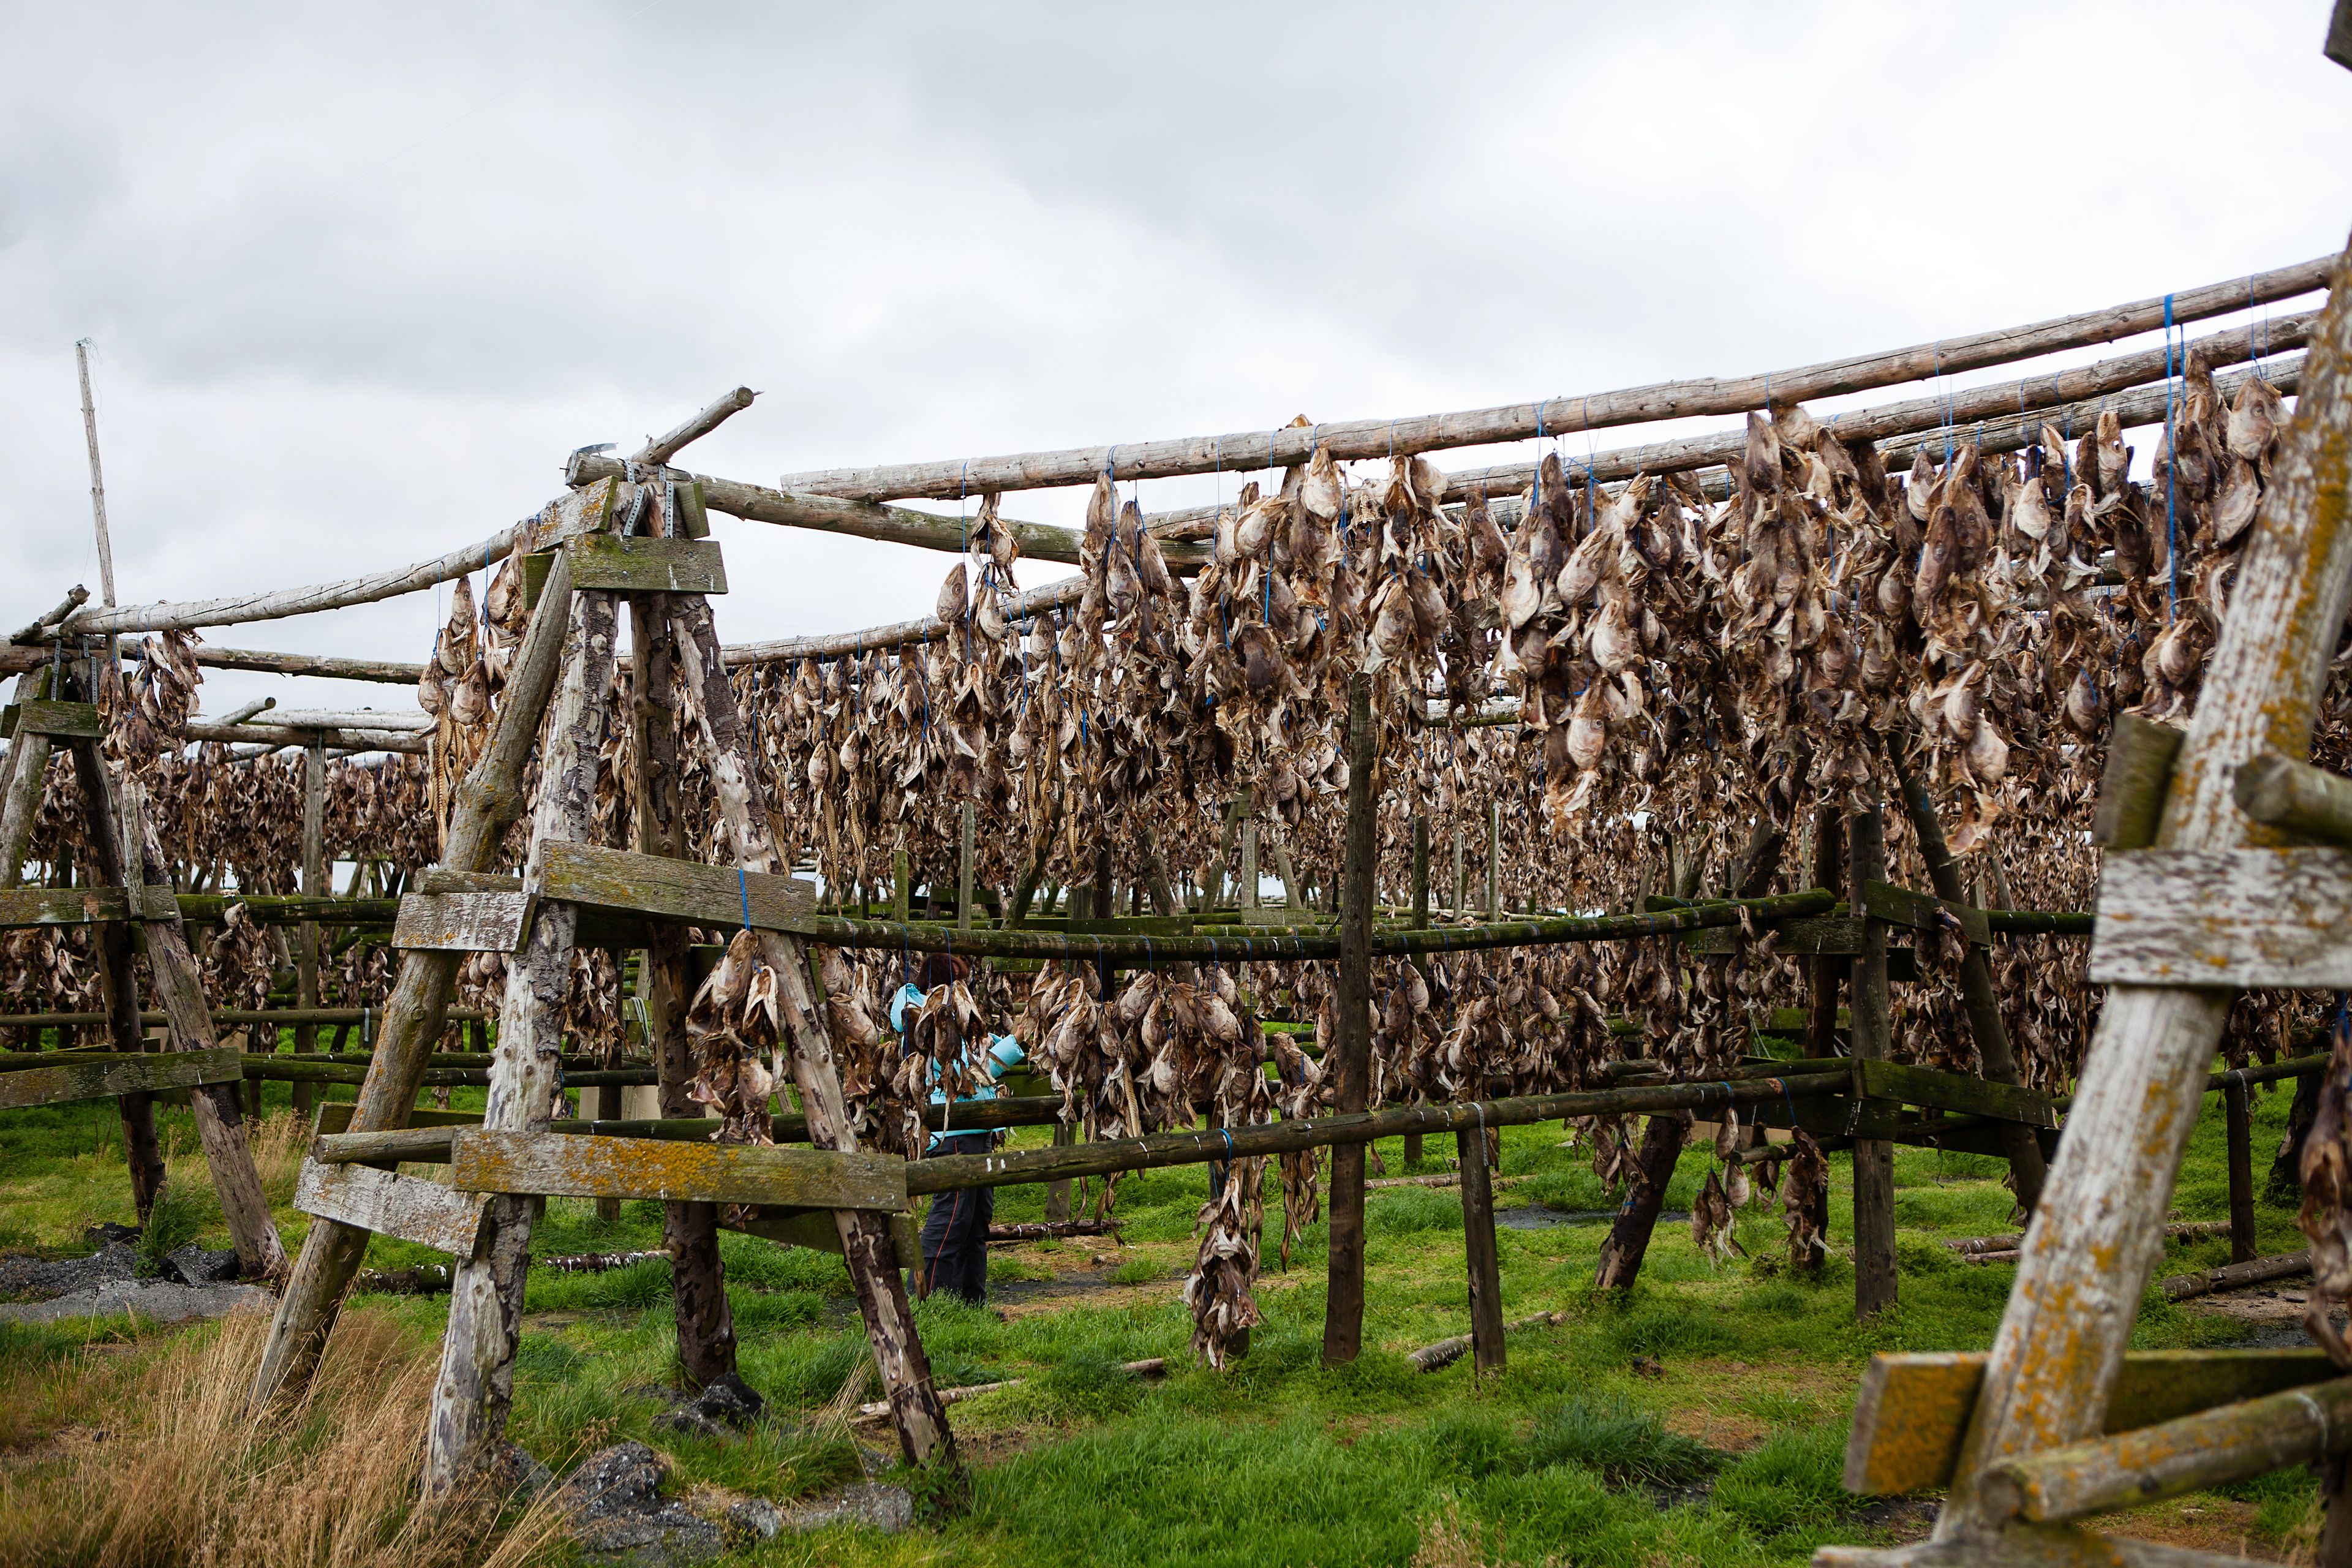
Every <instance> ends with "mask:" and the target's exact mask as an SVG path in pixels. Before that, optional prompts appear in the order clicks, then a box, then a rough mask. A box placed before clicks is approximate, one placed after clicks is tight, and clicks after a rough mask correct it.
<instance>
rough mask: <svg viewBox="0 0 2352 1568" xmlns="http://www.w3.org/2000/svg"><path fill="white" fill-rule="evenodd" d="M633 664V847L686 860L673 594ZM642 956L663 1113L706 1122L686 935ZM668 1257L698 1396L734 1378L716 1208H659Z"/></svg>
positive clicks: (645, 631)
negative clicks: (693, 1088) (697, 1080)
mask: <svg viewBox="0 0 2352 1568" xmlns="http://www.w3.org/2000/svg"><path fill="white" fill-rule="evenodd" d="M629 661H630V669H631V674H632V679H631V689H632V690H633V692H634V693H635V702H634V703H633V705H632V712H631V721H632V722H633V723H634V724H635V727H636V762H637V790H636V796H637V816H636V820H635V823H634V824H633V825H632V827H631V831H630V844H631V847H634V848H635V850H636V851H637V853H638V854H640V855H667V856H670V857H672V858H676V857H678V856H682V855H684V854H685V853H686V827H685V824H684V822H683V820H682V819H681V818H680V817H679V816H678V802H677V779H678V771H679V769H678V739H679V730H678V715H677V707H676V704H675V700H674V699H673V697H672V695H671V691H672V688H673V687H674V686H675V684H676V681H675V679H674V674H675V666H676V663H677V643H676V641H675V639H674V637H673V636H672V634H671V631H670V625H669V603H668V599H667V596H666V595H655V594H646V595H633V596H632V597H631V598H630V600H629ZM646 942H647V944H648V945H647V946H646V952H645V956H644V957H643V958H642V959H640V960H639V961H638V963H639V967H638V970H637V995H638V998H639V1000H640V1003H641V1005H643V1006H644V1008H645V1016H646V1037H647V1040H648V1041H649V1043H650V1044H651V1045H652V1047H653V1052H654V1060H655V1061H656V1063H657V1064H658V1067H659V1071H660V1078H661V1090H660V1101H661V1113H662V1114H663V1115H664V1116H675V1117H688V1116H699V1115H701V1114H702V1107H701V1106H700V1105H699V1104H698V1103H697V1102H696V1100H695V1099H694V1097H693V1095H692V1094H691V1093H690V1092H689V1086H690V1085H692V1083H693V1082H694V1057H693V1054H692V1052H691V1051H690V1050H688V1047H687V1041H686V1028H685V1017H686V1005H687V1000H688V991H689V990H690V989H691V987H690V985H689V984H688V973H687V942H686V928H685V927H683V926H680V925H677V924H674V923H672V922H670V921H651V922H649V925H648V929H647V931H646ZM662 1249H663V1250H664V1251H666V1252H667V1253H668V1254H669V1258H670V1279H671V1281H672V1291H671V1306H672V1310H673V1317H674V1319H675V1321H676V1322H677V1363H678V1370H679V1371H680V1372H682V1373H685V1374H686V1378H687V1381H688V1383H690V1384H694V1385H695V1386H696V1387H698V1388H707V1387H709V1385H710V1384H714V1383H717V1382H719V1381H720V1380H721V1379H724V1378H731V1377H734V1376H736V1375H737V1373H736V1340H735V1315H734V1312H733V1310H732V1309H731V1308H730V1306H729V1304H728V1300H727V1276H726V1269H725V1267H724V1265H723V1264H722V1263H721V1261H720V1258H719V1205H716V1204H700V1203H666V1204H664V1205H662Z"/></svg>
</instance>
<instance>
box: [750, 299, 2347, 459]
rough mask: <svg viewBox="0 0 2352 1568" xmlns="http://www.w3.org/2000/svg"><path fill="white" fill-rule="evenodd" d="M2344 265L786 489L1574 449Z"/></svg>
mask: <svg viewBox="0 0 2352 1568" xmlns="http://www.w3.org/2000/svg"><path fill="white" fill-rule="evenodd" d="M2335 262H2336V258H2335V257H2333V256H2326V257H2318V258H2314V259H2312V260H2309V261H2302V262H2297V263H2295V264H2294V265H2293V266H2291V267H2282V268H2273V270H2271V271H2268V272H2261V273H2256V274H2254V275H2252V276H2251V277H2247V278H2242V279H2231V280H2230V281H2228V282H2223V283H2211V284H2207V285H2205V286H2204V287H2202V288H2198V289H2182V290H2179V291H2178V292H2175V293H2172V294H2159V295H2156V296H2153V297H2151V298H2149V299H2146V300H2132V301H2131V302H2129V303H2127V304H2123V305H2114V306H2110V307H2108V308H2106V309H2105V310H2086V311H2083V312H2080V313H2077V314H2074V315H2069V316H2059V317H2055V318H2053V319H2051V320H2048V321H2036V322H2032V323H2030V324H2028V325H2025V326H2020V327H2008V328H2002V329H2000V330H1998V331H1989V332H1973V333H1969V334H1968V335H1965V336H1961V337H1954V338H1944V339H1938V340H1937V341H1935V342H1927V343H1916V344H1914V345H1912V346H1911V347H1909V348H1902V349H1891V350H1885V351H1883V352H1880V353H1869V354H1857V355H1853V356H1850V357H1848V358H1844V359H1837V360H1829V361H1825V362H1822V363H1818V364H1811V365H1802V366H1798V367H1795V368H1792V369H1789V370H1779V371H1771V372H1768V373H1765V374H1759V375H1748V376H1738V377H1732V378H1728V379H1727V378H1722V377H1716V376H1707V377H1702V378H1699V379H1696V380H1690V381H1671V382H1658V383H1653V384H1650V385H1646V386H1634V387H1626V388H1622V389H1620V390H1617V391H1613V392H1596V393H1592V394H1590V395H1573V396H1566V397H1554V398H1549V399H1546V400H1544V401H1541V402H1538V403H1515V404H1509V405H1504V406H1501V407H1496V408H1481V409H1472V410H1468V411H1465V412H1462V413H1454V414H1433V415H1423V416H1416V417H1412V418H1400V419H1352V420H1346V421H1342V422H1337V423H1332V424H1328V425H1317V426H1292V427H1285V428H1281V429H1272V430H1267V429H1259V430H1244V431H1236V432H1234V433H1232V434H1230V435H1224V436H1194V437H1181V438H1179V439H1175V440H1163V441H1129V442H1120V443H1118V444H1117V445H1115V446H1108V447H1071V448H1066V449H1064V450H1061V451H1051V452H1024V453H1016V454H1011V455H1007V456H1002V457H990V458H950V459H946V460H944V461H938V462H927V463H895V464H884V465H879V466H875V467H868V468H820V469H812V470H809V471H806V472H802V473H796V474H787V475H785V476H784V477H783V478H782V479H780V480H779V481H778V488H780V489H785V490H792V491H796V492H801V493H805V494H824V495H833V496H844V497H850V498H854V499H857V500H893V499H903V498H908V497H925V498H929V499H931V500H955V499H956V498H957V497H958V496H978V495H985V494H987V493H989V492H991V491H1006V490H1025V489H1050V488H1054V487H1056V486H1063V485H1090V484H1092V483H1094V481H1095V479H1096V478H1097V476H1098V475H1100V474H1103V473H1106V472H1108V473H1109V474H1110V475H1111V476H1112V477H1113V478H1115V479H1170V478H1173V477H1175V476H1177V475H1180V474H1206V473H1214V472H1222V471H1225V470H1233V471H1236V472H1245V471H1248V470H1251V469H1256V468H1279V467H1286V466H1290V465H1295V464H1299V463H1304V462H1306V461H1307V459H1308V458H1311V457H1312V456H1314V454H1315V453H1317V452H1318V451H1324V452H1328V453H1329V454H1330V455H1331V456H1332V458H1335V459H1338V460H1340V461H1347V460H1351V459H1359V458H1386V457H1390V456H1393V455H1395V454H1397V453H1406V452H1433V451H1438V450H1442V449H1444V448H1447V447H1478V446H1487V445H1491V444H1493V443H1496V442H1500V441H1525V440H1528V439H1531V438H1536V437H1544V436H1564V435H1569V434H1570V433H1572V432H1575V431H1580V430H1598V429H1602V428H1605V427H1607V426H1618V425H1642V424H1648V423H1650V422H1652V421H1654V420H1661V419H1685V418H1690V417H1693V416H1700V415H1727V414H1744V413H1746V412H1748V410H1750V409H1757V408H1762V407H1764V406H1766V405H1768V404H1769V405H1773V406H1776V407H1777V406H1782V405H1787V404H1790V403H1799V402H1803V401H1805V400H1806V399H1809V398H1815V397H1829V396H1835V395H1842V394H1845V393H1853V392H1863V391H1866V390H1868V389H1870V388H1872V387H1878V386H1893V385H1897V384H1901V383H1904V382H1908V381H1924V380H1927V379H1928V378H1929V377H1931V376H1941V375H1950V374H1955V373H1958V372H1960V371H1969V370H1979V369H1983V368H1984V367H1986V366H1989V365H1996V364H2009V363H2016V362H2018V361H2020V360H2026V359H2034V358H2039V357H2040V356H2042V355H2043V354H2049V353H2058V352H2060V351H2063V350H2067V349H2075V348H2081V347H2084V346H2085V345H2088V344H2091V343H2097V342H2111V341H2113V340H2115V339H2116V338H2121V337H2129V336H2133V335H2136V334H2137V333H2140V332H2152V331H2157V330H2158V328H2160V327H2162V326H2164V325H2165V324H2166V322H2167V321H2170V322H2172V323H2173V324H2176V325H2178V324H2179V323H2180V322H2183V321H2202V320H2205V319H2207V318H2209V317H2213V316H2221V315H2227V314H2229V313H2231V311H2235V310H2246V309H2248V308H2250V307H2252V306H2254V305H2257V304H2263V303H2268V302H2271V301H2273V300H2285V299H2292V298H2294V296H2296V295H2299V294H2307V293H2309V292H2311V291H2312V290H2314V289H2324V288H2326V286H2327V278H2328V274H2329V272H2330V270H2331V269H2332V268H2334V266H2335Z"/></svg>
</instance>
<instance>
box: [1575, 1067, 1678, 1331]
mask: <svg viewBox="0 0 2352 1568" xmlns="http://www.w3.org/2000/svg"><path fill="white" fill-rule="evenodd" d="M1690 1126H1691V1119H1690V1116H1689V1114H1688V1113H1687V1112H1685V1111H1667V1112H1664V1113H1663V1114H1660V1115H1656V1116H1653V1117H1651V1118H1650V1120H1649V1123H1648V1125H1647V1126H1645V1127H1644V1128H1643V1130H1642V1147H1641V1149H1640V1151H1639V1152H1637V1153H1636V1154H1635V1155H1634V1157H1633V1191H1631V1192H1629V1193H1627V1194H1625V1202H1624V1205H1623V1206H1622V1207H1621V1208H1620V1209H1618V1211H1617V1218H1616V1220H1615V1221H1614V1222H1613V1223H1612V1225H1611V1226H1610V1227H1609V1239H1608V1240H1606V1241H1604V1242H1602V1243H1601V1267H1600V1268H1599V1269H1597V1270H1596V1271H1595V1272H1594V1274H1593V1277H1592V1282H1593V1283H1594V1284H1595V1285H1597V1286H1599V1287H1600V1288H1601V1289H1604V1290H1631V1289H1633V1282H1634V1281H1635V1280H1636V1279H1640V1278H1641V1277H1642V1259H1643V1257H1644V1256H1645V1255H1647V1253H1648V1252H1649V1250H1650V1237H1651V1235H1652V1233H1653V1232H1654V1231H1655V1230H1656V1229H1657V1226H1658V1211H1659V1210H1660V1209H1662V1208H1664V1206H1665V1203H1666V1184H1668V1183H1670V1182H1672V1181H1673V1180H1674V1179H1675V1162H1676V1161H1677V1160H1679V1159H1681V1158H1682V1152H1683V1144H1684V1143H1685V1142H1686V1141H1687V1140H1688V1139H1689V1137H1690Z"/></svg>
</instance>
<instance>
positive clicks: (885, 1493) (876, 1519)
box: [784, 1481, 915, 1535]
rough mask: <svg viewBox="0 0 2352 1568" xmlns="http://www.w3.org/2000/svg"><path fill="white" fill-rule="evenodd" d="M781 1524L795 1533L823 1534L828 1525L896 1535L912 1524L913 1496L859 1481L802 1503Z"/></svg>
mask: <svg viewBox="0 0 2352 1568" xmlns="http://www.w3.org/2000/svg"><path fill="white" fill-rule="evenodd" d="M784 1522H785V1523H786V1524H788V1525H790V1526H791V1527H792V1528H793V1529H794V1530H796V1531H810V1530H823V1529H824V1527H825V1526H826V1525H829V1524H862V1525H864V1526H866V1528H867V1529H869V1530H878V1531H881V1532H882V1533H883V1534H885V1535H896V1534H898V1532H899V1531H902V1530H905V1529H906V1528H907V1527H908V1525H911V1524H913V1523H914V1522H915V1495H914V1493H912V1492H910V1491H908V1489H906V1488H904V1487H893V1486H885V1485H883V1484H882V1483H881V1482H879V1481H858V1482H856V1483H855V1484H853V1485H850V1486H845V1487H844V1488H842V1489H840V1490H839V1491H837V1492H829V1493H827V1494H826V1495H825V1496H824V1497H821V1498H816V1499H814V1500H811V1501H809V1502H805V1503H803V1504H802V1505H801V1506H800V1507H798V1508H796V1509H794V1510H792V1512H790V1513H788V1514H786V1515H785V1516H784Z"/></svg>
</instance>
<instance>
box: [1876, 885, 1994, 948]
mask: <svg viewBox="0 0 2352 1568" xmlns="http://www.w3.org/2000/svg"><path fill="white" fill-rule="evenodd" d="M1862 908H1863V912H1864V914H1866V915H1868V916H1869V917H1870V918H1871V919H1873V920H1881V921H1885V922H1886V923H1887V924H1889V925H1898V926H1904V927H1906V928H1908V929H1909V930H1912V931H1937V930H1939V929H1940V928H1941V925H1942V921H1941V917H1942V916H1944V915H1949V916H1951V917H1952V919H1953V920H1955V921H1958V923H1959V927H1960V935H1961V936H1962V937H1963V938H1965V939H1966V940H1967V941H1969V942H1976V943H1979V944H1983V943H1987V942H1991V941H1992V928H1991V926H1990V924H1989V923H1988V922H1987V921H1986V919H1985V911H1984V910H1980V909H1979V908H1977V906H1976V905H1974V904H1971V903H1966V902H1962V901H1958V900H1945V899H1939V898H1936V897H1933V896H1931V895H1929V894H1927V893H1921V892H1916V891H1914V890H1913V889H1909V888H1903V887H1897V886H1895V884H1894V883H1892V882H1873V883H1871V884H1870V885H1869V886H1868V887H1866V888H1864V889H1862Z"/></svg>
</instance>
